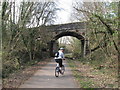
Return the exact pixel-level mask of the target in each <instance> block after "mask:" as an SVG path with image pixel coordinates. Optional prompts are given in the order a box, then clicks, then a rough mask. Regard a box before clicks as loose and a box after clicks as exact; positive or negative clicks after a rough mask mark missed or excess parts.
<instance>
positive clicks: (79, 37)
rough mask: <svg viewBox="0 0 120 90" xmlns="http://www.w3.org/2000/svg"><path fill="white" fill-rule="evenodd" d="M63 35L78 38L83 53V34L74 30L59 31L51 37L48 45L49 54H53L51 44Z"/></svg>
mask: <svg viewBox="0 0 120 90" xmlns="http://www.w3.org/2000/svg"><path fill="white" fill-rule="evenodd" d="M63 36H72V37H76V38H77V39H79V40H80V41H81V55H83V54H84V44H85V38H84V36H82V35H81V34H79V33H76V32H61V33H59V34H57V35H56V36H55V37H54V38H53V40H51V45H50V55H51V56H54V52H53V45H54V43H55V41H56V40H58V39H59V38H61V37H63Z"/></svg>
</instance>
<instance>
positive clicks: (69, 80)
mask: <svg viewBox="0 0 120 90" xmlns="http://www.w3.org/2000/svg"><path fill="white" fill-rule="evenodd" d="M63 62H64V63H63V64H64V65H65V73H64V75H60V76H59V77H55V67H56V62H55V61H54V60H51V62H49V63H48V64H47V65H46V66H43V67H42V68H41V69H40V70H38V71H37V72H36V73H35V74H34V75H33V76H32V77H31V78H30V79H29V80H27V81H25V82H24V84H22V85H21V86H20V87H19V88H79V87H78V84H77V82H76V81H75V78H74V77H73V75H72V72H71V69H70V67H69V66H68V64H67V62H66V61H65V60H64V61H63Z"/></svg>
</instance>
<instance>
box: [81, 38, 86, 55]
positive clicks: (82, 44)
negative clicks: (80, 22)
mask: <svg viewBox="0 0 120 90" xmlns="http://www.w3.org/2000/svg"><path fill="white" fill-rule="evenodd" d="M81 57H85V40H81Z"/></svg>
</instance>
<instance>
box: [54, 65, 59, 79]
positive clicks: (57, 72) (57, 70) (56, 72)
mask: <svg viewBox="0 0 120 90" xmlns="http://www.w3.org/2000/svg"><path fill="white" fill-rule="evenodd" d="M55 76H56V77H59V67H56V68H55Z"/></svg>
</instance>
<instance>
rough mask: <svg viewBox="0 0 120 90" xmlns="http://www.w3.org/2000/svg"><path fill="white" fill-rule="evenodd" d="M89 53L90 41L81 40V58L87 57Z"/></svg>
mask: <svg viewBox="0 0 120 90" xmlns="http://www.w3.org/2000/svg"><path fill="white" fill-rule="evenodd" d="M89 52H90V50H89V41H88V40H81V56H82V57H85V56H86V55H87V54H88V53H89Z"/></svg>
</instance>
